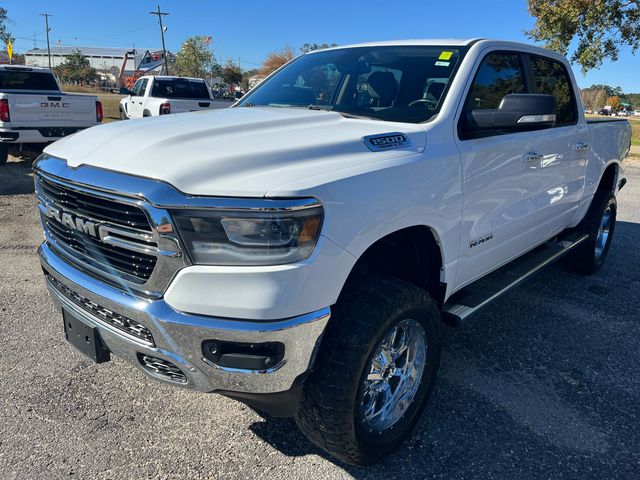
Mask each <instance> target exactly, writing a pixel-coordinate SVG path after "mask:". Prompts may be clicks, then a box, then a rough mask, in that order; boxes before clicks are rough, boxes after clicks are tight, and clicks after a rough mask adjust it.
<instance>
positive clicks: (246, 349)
mask: <svg viewBox="0 0 640 480" xmlns="http://www.w3.org/2000/svg"><path fill="white" fill-rule="evenodd" d="M202 353H203V355H204V357H205V358H206V359H207V360H209V361H210V362H211V363H213V364H214V365H216V366H218V367H220V368H222V369H232V370H247V371H262V370H269V369H271V368H275V367H277V366H278V364H280V363H281V362H282V360H283V359H284V344H283V343H280V342H268V343H240V342H224V341H220V340H205V341H204V342H203V343H202Z"/></svg>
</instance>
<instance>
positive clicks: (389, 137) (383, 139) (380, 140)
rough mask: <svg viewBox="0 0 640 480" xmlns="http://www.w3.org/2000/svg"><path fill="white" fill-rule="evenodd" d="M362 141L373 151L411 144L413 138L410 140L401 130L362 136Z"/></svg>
mask: <svg viewBox="0 0 640 480" xmlns="http://www.w3.org/2000/svg"><path fill="white" fill-rule="evenodd" d="M362 141H363V142H364V144H365V145H366V146H367V147H368V148H369V150H371V151H372V152H380V151H382V150H391V149H396V148H406V147H410V146H411V140H409V138H408V137H407V136H406V135H405V134H404V133H400V132H394V133H384V134H382V135H368V136H366V137H362Z"/></svg>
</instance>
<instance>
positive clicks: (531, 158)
mask: <svg viewBox="0 0 640 480" xmlns="http://www.w3.org/2000/svg"><path fill="white" fill-rule="evenodd" d="M542 159H544V155H543V154H541V153H538V152H528V153H525V154H524V163H530V162H539V161H541V160H542Z"/></svg>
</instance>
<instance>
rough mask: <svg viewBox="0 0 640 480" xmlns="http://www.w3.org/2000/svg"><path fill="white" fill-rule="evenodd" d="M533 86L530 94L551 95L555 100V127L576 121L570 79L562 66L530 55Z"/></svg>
mask: <svg viewBox="0 0 640 480" xmlns="http://www.w3.org/2000/svg"><path fill="white" fill-rule="evenodd" d="M529 58H530V62H531V70H532V72H533V78H534V85H533V92H532V93H543V94H546V95H553V96H554V97H555V98H556V126H562V125H571V124H574V123H576V122H577V120H578V109H577V107H576V100H575V95H574V94H573V89H572V88H571V79H570V78H569V74H568V73H567V70H566V68H565V67H564V65H563V64H562V63H560V62H558V61H555V60H551V59H549V58H544V57H538V56H535V55H531V56H530V57H529Z"/></svg>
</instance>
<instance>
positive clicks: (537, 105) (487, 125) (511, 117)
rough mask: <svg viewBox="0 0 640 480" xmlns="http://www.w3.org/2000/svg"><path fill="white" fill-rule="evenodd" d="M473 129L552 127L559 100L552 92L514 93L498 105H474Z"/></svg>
mask: <svg viewBox="0 0 640 480" xmlns="http://www.w3.org/2000/svg"><path fill="white" fill-rule="evenodd" d="M470 120H471V121H470V123H471V127H472V129H473V130H532V129H539V128H547V127H553V126H554V125H555V123H556V100H555V97H554V96H553V95H542V94H527V93H512V94H509V95H506V96H504V97H503V98H502V101H501V102H500V105H499V106H498V108H495V109H474V110H472V111H471V119H470Z"/></svg>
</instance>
